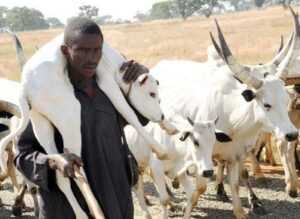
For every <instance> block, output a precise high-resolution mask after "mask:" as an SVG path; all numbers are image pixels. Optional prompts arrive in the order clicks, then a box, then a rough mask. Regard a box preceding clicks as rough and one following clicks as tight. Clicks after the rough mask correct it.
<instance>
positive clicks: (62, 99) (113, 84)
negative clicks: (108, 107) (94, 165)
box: [0, 35, 166, 219]
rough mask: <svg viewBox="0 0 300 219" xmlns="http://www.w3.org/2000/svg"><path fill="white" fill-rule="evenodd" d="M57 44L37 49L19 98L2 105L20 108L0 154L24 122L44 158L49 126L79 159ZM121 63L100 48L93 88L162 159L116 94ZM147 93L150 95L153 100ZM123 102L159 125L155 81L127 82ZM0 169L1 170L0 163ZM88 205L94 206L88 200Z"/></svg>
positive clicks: (76, 124)
mask: <svg viewBox="0 0 300 219" xmlns="http://www.w3.org/2000/svg"><path fill="white" fill-rule="evenodd" d="M62 43H63V35H60V36H58V37H57V38H55V39H54V40H52V41H50V42H49V43H47V44H46V45H45V46H43V47H42V48H41V49H40V50H39V51H38V52H37V53H35V54H34V55H33V57H32V58H31V59H30V60H29V61H28V62H27V63H26V65H25V66H24V68H23V72H22V80H21V88H20V90H21V91H20V95H17V96H18V97H19V98H18V100H15V99H14V97H15V96H13V98H12V99H11V100H8V102H12V103H14V104H15V105H17V106H19V107H20V111H21V122H20V126H19V127H18V130H16V132H14V133H11V134H10V135H9V136H7V137H5V138H4V139H2V141H1V145H0V148H1V153H3V151H4V150H5V148H6V145H7V144H8V143H9V141H11V140H12V139H13V137H14V136H16V135H19V134H20V133H21V132H22V131H23V130H24V129H25V128H26V127H27V124H28V122H29V118H30V119H31V121H32V124H33V130H34V133H35V135H36V137H37V139H38V141H39V142H40V144H41V145H42V146H43V147H44V149H45V150H46V152H47V153H48V154H56V153H58V151H57V149H56V147H55V141H54V130H53V125H54V126H55V127H56V128H57V129H58V130H59V132H60V133H61V135H62V138H63V142H64V148H65V149H67V150H68V151H70V152H72V153H75V154H77V155H78V156H80V155H81V133H80V126H81V124H80V104H79V102H78V100H77V99H76V98H75V95H74V90H73V86H72V85H71V83H70V80H69V78H68V74H67V71H66V61H65V58H64V56H63V55H62V53H61V50H60V46H61V45H62ZM124 61H125V59H124V58H123V57H122V56H121V55H120V54H119V53H118V52H116V51H115V50H114V49H112V48H110V47H109V46H108V45H107V44H105V43H104V46H103V54H102V58H101V61H100V63H99V65H98V67H97V77H98V79H99V80H98V81H97V82H98V85H99V87H100V88H101V89H102V90H103V91H104V92H105V93H106V95H107V96H108V97H109V99H110V100H111V101H112V103H113V104H114V106H115V107H116V109H117V110H118V111H119V112H120V113H121V114H122V115H123V117H124V118H125V119H126V120H127V121H128V122H129V123H130V124H132V125H133V126H134V127H135V128H136V129H137V130H138V131H139V133H140V135H141V136H143V137H144V138H145V139H146V140H147V142H149V146H150V147H152V149H153V151H155V152H156V153H158V154H159V155H160V156H165V155H166V154H165V153H164V151H162V150H161V148H160V147H159V144H158V143H157V142H156V141H155V140H154V139H153V138H151V137H150V136H149V135H148V134H147V132H146V131H145V130H144V129H143V127H142V126H141V124H140V123H139V121H138V119H137V116H136V114H135V113H134V111H133V110H132V109H131V107H130V106H129V105H128V103H127V102H126V100H125V98H124V96H123V94H122V92H121V90H120V88H121V89H122V91H123V92H124V93H127V92H128V89H129V85H128V84H125V82H123V80H122V74H120V72H119V67H120V66H121V65H122V64H123V62H124ZM145 77H147V80H144V81H145V83H143V84H141V83H140V82H141V81H143V79H145ZM1 88H2V87H1ZM5 92H8V90H5ZM151 93H154V94H155V95H154V96H155V97H153V95H151ZM3 99H4V100H6V99H5V98H3ZM8 99H9V98H8ZM129 100H130V101H131V103H132V105H134V106H135V107H136V108H137V110H139V111H140V113H141V114H143V115H144V116H146V117H148V118H149V119H150V120H153V121H155V122H160V121H161V120H162V118H163V116H162V115H163V114H162V112H161V110H160V107H159V95H158V92H157V81H156V80H155V79H154V78H153V77H152V76H145V75H141V76H140V77H139V78H138V79H137V80H136V81H135V82H133V84H132V88H131V92H130V93H129ZM70 127H72V128H70ZM1 165H5V164H3V163H1ZM81 171H83V170H81ZM57 184H58V186H59V188H60V189H61V190H62V191H64V193H65V195H66V196H67V199H68V200H69V202H70V204H71V206H72V208H73V210H74V211H75V214H76V217H77V218H80V219H83V218H86V215H85V213H84V212H83V211H82V209H81V208H80V207H79V205H78V203H77V201H76V199H75V197H74V195H73V194H72V192H71V188H70V183H69V180H68V179H66V178H64V177H62V176H61V174H60V173H58V172H57ZM84 195H86V194H84ZM85 198H86V197H85ZM93 199H94V202H96V200H95V198H94V197H93Z"/></svg>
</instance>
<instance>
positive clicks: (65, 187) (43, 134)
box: [31, 111, 88, 219]
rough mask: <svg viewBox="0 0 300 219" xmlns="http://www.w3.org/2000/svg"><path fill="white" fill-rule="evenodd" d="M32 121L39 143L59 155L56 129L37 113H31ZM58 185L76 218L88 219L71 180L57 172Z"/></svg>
mask: <svg viewBox="0 0 300 219" xmlns="http://www.w3.org/2000/svg"><path fill="white" fill-rule="evenodd" d="M31 120H32V124H33V130H34V132H35V133H36V136H37V137H38V140H39V142H40V143H41V145H42V146H43V147H44V149H45V150H46V152H47V153H48V154H57V153H58V151H57V149H56V146H55V145H56V144H55V140H54V129H53V126H52V125H51V123H50V122H49V120H47V119H46V118H45V117H44V116H42V115H41V114H39V113H38V112H36V111H31ZM56 183H57V185H58V187H59V189H60V190H61V191H62V192H63V193H64V194H65V196H66V197H67V199H68V201H69V203H70V205H71V206H72V209H73V211H74V213H75V215H76V218H78V219H79V218H80V219H81V218H82V219H84V218H88V217H87V215H86V213H85V212H84V211H83V210H82V208H81V207H80V205H79V203H78V202H77V200H76V198H75V196H74V194H73V192H72V190H71V184H70V180H69V179H68V178H65V177H64V176H63V175H62V174H61V173H59V172H58V171H56Z"/></svg>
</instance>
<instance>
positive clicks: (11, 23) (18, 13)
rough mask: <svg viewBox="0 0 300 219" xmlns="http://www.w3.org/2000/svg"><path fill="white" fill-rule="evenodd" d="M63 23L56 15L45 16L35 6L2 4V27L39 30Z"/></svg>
mask: <svg viewBox="0 0 300 219" xmlns="http://www.w3.org/2000/svg"><path fill="white" fill-rule="evenodd" d="M61 26H63V23H62V22H61V21H60V20H59V19H58V18H55V17H49V18H45V17H44V15H43V13H42V12H40V11H39V10H37V9H34V8H27V7H13V8H11V9H9V8H7V7H4V6H0V28H6V27H8V28H10V29H11V30H13V31H24V30H37V29H48V28H55V27H61Z"/></svg>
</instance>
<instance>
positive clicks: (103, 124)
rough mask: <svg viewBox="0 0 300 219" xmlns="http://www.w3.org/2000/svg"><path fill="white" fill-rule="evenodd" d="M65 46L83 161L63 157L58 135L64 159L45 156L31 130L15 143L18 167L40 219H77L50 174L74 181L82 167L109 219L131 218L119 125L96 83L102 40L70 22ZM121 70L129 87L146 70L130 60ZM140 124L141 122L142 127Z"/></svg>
mask: <svg viewBox="0 0 300 219" xmlns="http://www.w3.org/2000/svg"><path fill="white" fill-rule="evenodd" d="M64 43H65V44H64V45H63V46H62V47H61V51H62V53H63V54H64V56H65V57H66V60H67V63H68V64H67V66H66V68H67V70H68V74H69V78H70V81H71V83H72V84H73V86H74V91H75V96H76V98H77V99H78V101H79V102H80V104H81V134H82V153H81V158H82V160H81V159H80V158H79V157H77V156H76V155H74V154H71V153H62V152H63V143H62V138H61V136H60V134H59V133H58V132H57V131H56V132H55V140H56V144H57V147H58V150H59V151H60V152H61V153H62V154H59V155H54V156H53V155H47V154H45V153H44V151H43V149H42V147H41V146H40V145H39V143H38V141H37V140H36V138H35V137H34V134H33V131H32V127H31V125H29V127H28V128H27V129H26V130H25V131H24V133H23V134H22V135H21V137H20V140H19V146H18V149H19V153H18V155H17V157H16V160H15V162H16V166H17V168H18V169H19V170H20V171H21V172H22V173H23V174H24V175H25V176H26V177H28V178H29V179H30V180H31V181H33V182H34V183H36V184H37V185H38V186H39V192H40V197H41V198H40V200H39V205H40V206H39V207H40V216H39V218H40V219H73V218H75V216H74V213H73V211H72V209H71V207H70V205H69V203H68V201H67V199H66V198H65V196H64V195H63V193H62V192H61V191H60V190H59V189H58V187H57V185H56V184H55V174H54V170H59V171H61V172H62V173H63V174H64V175H65V176H66V177H72V176H73V175H74V169H73V167H74V165H77V166H83V168H84V170H85V173H86V174H87V179H88V182H89V184H90V186H91V189H92V191H93V192H94V195H95V197H96V199H97V201H98V202H99V204H100V206H101V208H102V210H103V212H104V215H105V217H106V218H107V219H131V218H133V203H132V197H131V188H130V183H129V179H128V172H127V171H128V170H127V169H126V150H125V149H124V147H125V146H126V145H124V144H123V143H122V142H123V141H122V134H121V128H123V127H122V125H121V124H120V123H123V122H121V121H123V120H122V119H121V120H120V116H119V115H118V113H117V112H116V109H115V108H114V106H113V105H112V103H111V102H110V100H109V99H108V97H107V96H106V95H105V94H104V93H103V92H102V91H101V90H100V89H99V88H98V86H97V84H96V67H97V64H98V62H99V60H100V59H101V55H102V44H103V35H102V33H101V30H100V28H99V26H98V25H97V24H96V23H94V22H93V21H91V20H89V19H85V18H74V19H72V20H71V21H70V22H69V23H68V25H67V26H66V28H65V32H64ZM121 69H122V70H125V74H124V78H123V79H124V80H125V81H127V82H130V81H134V80H135V79H136V78H137V77H138V76H139V75H140V74H142V73H146V72H147V71H148V70H147V68H145V67H144V66H142V65H139V64H138V63H136V62H133V61H130V62H126V63H124V64H123V66H122V67H121ZM53 89H55V87H54V88H53ZM49 92H51V91H49ZM62 113H63V112H62ZM143 119H144V118H142V121H141V122H142V123H145V121H143ZM144 120H145V119H144ZM123 124H124V123H123ZM71 184H72V190H73V192H74V194H75V196H76V198H77V200H78V202H79V203H80V205H81V206H82V208H83V209H84V210H85V211H86V212H88V208H87V205H86V203H85V202H84V201H83V197H82V195H81V193H80V191H79V189H78V188H77V186H76V185H75V183H74V182H73V181H71Z"/></svg>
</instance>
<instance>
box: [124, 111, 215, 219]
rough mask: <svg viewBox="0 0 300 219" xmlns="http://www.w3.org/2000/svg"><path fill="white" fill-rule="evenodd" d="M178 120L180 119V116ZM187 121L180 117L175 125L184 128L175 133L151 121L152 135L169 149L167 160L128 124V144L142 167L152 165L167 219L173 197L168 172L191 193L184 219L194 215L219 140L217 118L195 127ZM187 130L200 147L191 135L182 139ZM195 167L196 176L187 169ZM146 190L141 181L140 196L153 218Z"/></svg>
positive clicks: (138, 194)
mask: <svg viewBox="0 0 300 219" xmlns="http://www.w3.org/2000/svg"><path fill="white" fill-rule="evenodd" d="M173 118H174V117H173ZM176 119H178V116H177V117H176ZM183 120H184V119H181V121H180V123H181V124H178V120H177V121H176V122H177V123H176V124H174V125H175V126H176V127H181V128H180V129H179V130H180V132H179V133H177V134H175V135H171V136H170V135H168V134H167V133H166V132H165V131H163V130H162V129H161V128H160V127H159V125H157V124H155V123H149V124H148V125H147V126H146V129H147V131H148V132H149V133H150V134H151V136H152V137H153V138H155V139H156V140H157V141H158V142H159V143H160V144H161V145H163V146H164V147H165V148H164V149H165V150H166V151H168V157H169V160H164V161H160V160H158V159H157V157H156V156H155V155H154V154H153V153H152V152H151V151H150V150H149V147H148V146H147V142H145V140H144V139H143V138H142V137H140V136H139V135H138V133H137V132H136V130H135V129H134V128H133V127H132V126H127V127H125V135H126V139H127V142H128V145H129V147H130V150H131V151H132V153H133V154H134V156H135V158H136V159H137V161H138V164H139V168H140V169H141V170H145V169H146V168H147V167H150V169H151V173H152V174H151V175H152V177H153V180H154V182H155V185H156V186H157V189H158V191H159V194H160V200H161V203H162V205H163V207H164V218H167V209H166V205H167V204H168V202H169V197H168V194H167V192H166V190H165V186H166V182H165V178H164V173H167V176H168V177H170V178H171V179H174V178H175V177H176V178H178V179H179V181H180V183H181V184H182V185H183V186H184V190H185V192H186V195H187V208H186V211H185V215H184V218H190V213H191V210H192V208H193V206H194V204H195V202H197V200H198V198H196V199H195V196H197V197H198V196H199V195H200V193H202V192H204V191H205V188H206V180H205V179H204V178H202V174H203V171H207V170H213V163H212V150H213V145H214V144H215V141H216V137H215V125H214V121H208V122H201V123H196V124H194V126H193V127H192V126H191V125H189V124H188V122H187V121H184V123H182V121H183ZM170 122H173V121H170ZM185 132H190V133H192V135H193V136H194V137H195V139H196V140H197V141H198V142H199V146H197V145H194V143H193V141H192V140H191V138H190V137H187V138H186V140H184V141H182V140H180V138H181V137H182V135H183V134H184V133H185ZM195 167H196V168H195ZM193 170H194V171H195V170H196V173H195V172H194V173H192V174H193V175H194V176H195V179H192V178H193V177H191V176H189V175H188V174H187V171H193ZM142 172H144V171H142ZM141 177H142V176H141ZM140 180H142V178H140ZM141 187H142V188H141ZM142 190H143V186H142V183H141V182H139V183H138V185H137V191H136V193H137V197H138V199H139V202H140V205H141V207H142V209H143V210H144V212H145V214H146V215H147V216H148V217H149V216H150V213H149V211H148V210H147V207H146V205H145V203H144V200H143V199H144V197H143V195H141V194H140V193H141V192H142Z"/></svg>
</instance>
